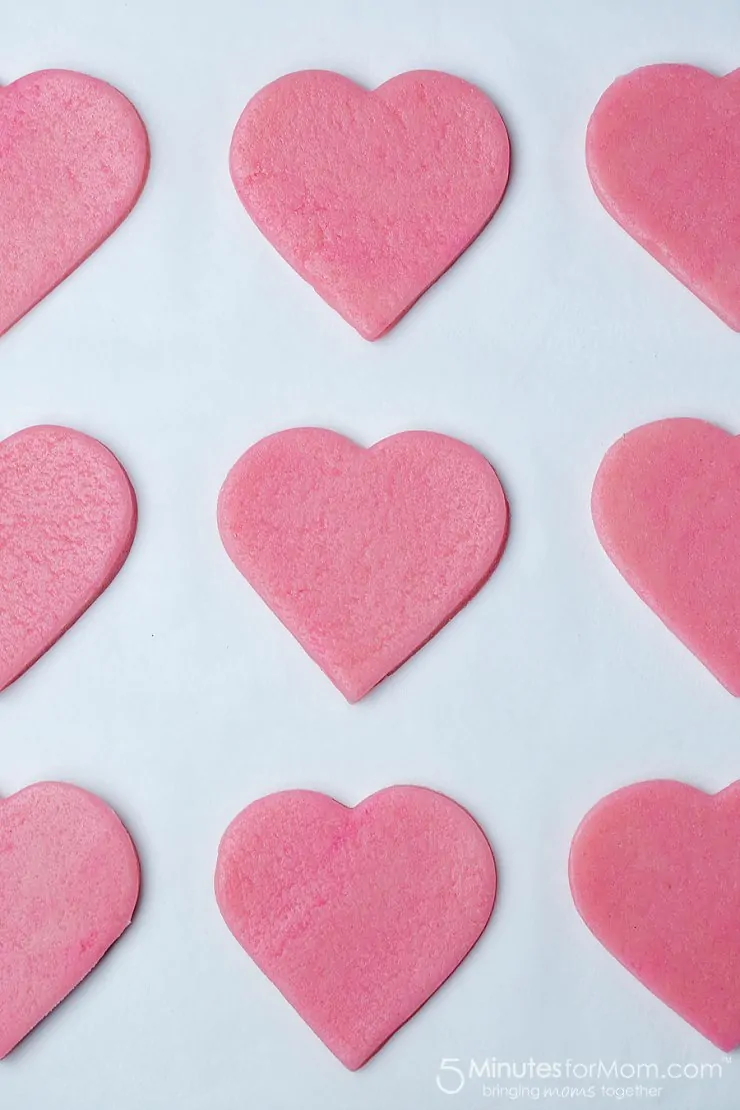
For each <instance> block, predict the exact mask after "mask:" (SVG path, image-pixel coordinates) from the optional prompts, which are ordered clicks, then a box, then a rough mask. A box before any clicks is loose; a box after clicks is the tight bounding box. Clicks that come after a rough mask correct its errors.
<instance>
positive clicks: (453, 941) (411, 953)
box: [216, 786, 496, 1069]
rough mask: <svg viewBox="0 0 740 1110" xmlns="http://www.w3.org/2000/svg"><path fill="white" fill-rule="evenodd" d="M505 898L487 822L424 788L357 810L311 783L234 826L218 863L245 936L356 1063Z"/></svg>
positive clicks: (304, 1011) (263, 804) (309, 1016)
mask: <svg viewBox="0 0 740 1110" xmlns="http://www.w3.org/2000/svg"><path fill="white" fill-rule="evenodd" d="M495 894H496V868H495V864H494V860H493V854H492V852H491V848H490V845H489V843H488V841H487V840H486V838H485V836H484V834H483V832H482V831H481V829H480V828H479V827H478V825H477V824H476V823H475V821H474V820H473V818H472V817H471V816H470V815H469V814H468V813H467V812H466V811H465V810H464V809H462V808H461V807H460V806H459V805H457V804H456V803H455V802H453V801H451V800H450V799H449V798H446V797H445V796H444V795H442V794H436V793H435V792H434V791H432V790H425V789H423V788H421V787H416V786H394V787H390V788H389V789H387V790H381V791H380V792H379V793H378V794H373V795H372V796H371V797H369V798H366V799H365V801H363V802H362V803H361V804H360V805H358V806H357V807H356V808H355V809H347V808H346V807H345V806H343V805H340V803H339V802H335V801H334V800H333V799H332V798H327V797H326V795H324V794H315V793H312V792H310V791H305V790H288V791H285V792H284V793H280V794H270V795H269V796H268V797H266V798H260V800H259V801H257V802H253V803H252V805H250V806H248V807H247V808H246V809H245V810H243V811H242V813H240V814H239V816H238V817H237V818H236V819H235V820H234V821H232V823H231V824H230V825H229V827H228V829H227V830H226V832H225V834H224V837H223V839H222V841H221V846H220V848H219V853H218V863H217V866H216V897H217V900H218V904H219V908H220V910H221V913H222V914H223V916H224V919H225V921H226V924H227V925H228V926H229V929H230V930H231V932H232V933H233V934H234V936H235V937H236V939H237V940H238V941H239V943H240V944H241V946H242V947H243V948H244V949H245V950H246V951H247V952H248V954H249V955H250V956H251V957H252V959H253V960H254V961H255V963H256V964H257V966H258V967H259V968H260V969H261V970H262V971H263V972H264V973H265V975H267V976H268V978H269V979H271V980H272V982H273V983H274V984H275V986H276V987H277V988H278V990H280V991H281V993H282V994H283V995H284V996H285V998H287V1000H288V1002H290V1004H291V1005H292V1006H293V1007H294V1008H295V1009H296V1010H297V1011H298V1013H299V1014H300V1015H301V1017H302V1018H303V1019H304V1021H306V1022H307V1023H308V1025H310V1026H311V1028H312V1029H313V1030H314V1032H315V1033H316V1034H318V1036H319V1037H320V1038H321V1039H322V1041H323V1042H324V1044H326V1046H327V1047H328V1048H329V1049H331V1051H332V1052H333V1053H334V1054H335V1056H337V1057H338V1058H339V1059H340V1060H341V1061H342V1063H343V1064H345V1065H346V1067H348V1068H352V1069H355V1068H359V1067H361V1066H362V1064H364V1063H365V1061H366V1060H368V1059H369V1058H370V1057H371V1056H372V1055H373V1053H375V1052H377V1050H378V1049H379V1048H380V1046H381V1045H382V1044H384V1042H385V1041H387V1040H388V1038H389V1037H390V1036H391V1035H392V1034H393V1033H395V1031H396V1030H397V1029H398V1028H399V1026H401V1025H403V1023H404V1022H405V1021H407V1020H408V1018H410V1017H411V1015H412V1014H414V1013H415V1012H416V1010H418V1009H419V1007H420V1006H421V1005H423V1003H424V1002H426V1001H427V999H428V998H429V997H430V995H432V994H433V993H434V992H435V991H436V990H437V988H438V987H439V986H441V984H442V983H443V982H444V981H445V979H447V977H448V976H449V975H451V974H452V972H453V971H454V970H455V968H456V967H457V966H458V964H459V963H460V961H461V960H462V959H463V958H464V957H465V956H466V955H467V953H468V952H469V951H470V949H471V948H472V947H473V945H474V944H475V942H476V941H477V940H478V938H479V936H480V935H481V933H482V932H483V930H484V929H485V927H486V924H487V922H488V919H489V917H490V915H491V911H492V909H493V902H494V898H495Z"/></svg>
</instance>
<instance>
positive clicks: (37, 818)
mask: <svg viewBox="0 0 740 1110" xmlns="http://www.w3.org/2000/svg"><path fill="white" fill-rule="evenodd" d="M138 896H139V863H138V860H137V857H136V850H135V848H134V846H133V844H132V843H131V838H130V837H129V835H128V833H127V832H126V830H125V829H124V827H123V825H122V824H121V822H120V821H119V819H118V817H116V815H115V813H114V812H113V810H112V809H109V808H108V806H107V805H105V803H104V802H102V801H101V800H100V798H97V797H95V795H94V794H88V793H87V791H85V790H80V789H79V788H78V787H76V786H70V785H68V784H67V783H61V782H41V783H36V784H35V785H34V786H28V787H26V789H25V790H21V791H20V792H19V793H18V794H13V795H12V797H10V798H5V799H3V800H2V801H0V1059H1V1058H2V1057H4V1056H7V1054H8V1053H9V1052H10V1051H11V1049H13V1048H15V1046H16V1045H17V1044H18V1042H19V1041H21V1040H22V1039H23V1038H24V1037H25V1036H26V1034H27V1033H29V1032H30V1031H31V1029H33V1027H34V1026H35V1025H37V1024H38V1023H39V1022H40V1021H41V1019H42V1018H44V1017H46V1015H47V1014H48V1013H49V1011H50V1010H52V1009H53V1008H54V1007H55V1006H56V1005H57V1004H58V1003H59V1002H61V1001H62V999H63V998H65V997H66V996H67V995H68V994H69V992H70V991H71V990H73V989H74V988H75V987H76V986H77V984H78V983H80V982H81V981H82V980H83V979H84V978H85V976H86V975H87V974H88V973H89V972H90V971H92V969H93V968H94V967H95V965H96V964H97V962H98V960H100V958H101V957H102V956H103V955H104V953H105V952H107V951H108V949H109V948H110V946H111V945H112V944H113V942H114V941H116V940H117V939H118V938H119V937H120V935H121V933H122V932H123V931H124V929H125V928H126V927H127V926H128V925H129V923H130V922H131V917H132V915H133V912H134V908H135V906H136V902H137V899H138Z"/></svg>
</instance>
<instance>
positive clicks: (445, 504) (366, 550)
mask: <svg viewBox="0 0 740 1110" xmlns="http://www.w3.org/2000/svg"><path fill="white" fill-rule="evenodd" d="M218 521H219V528H220V531H221V538H222V539H223V542H224V546H225V547H226V550H227V552H228V553H229V555H230V557H231V559H232V560H233V562H234V563H235V564H236V566H237V567H238V568H239V570H240V571H241V573H242V574H243V575H244V576H245V578H247V580H248V581H249V582H250V584H251V585H252V586H253V587H254V589H255V590H256V591H257V593H258V594H259V595H260V596H261V597H262V598H263V600H264V601H266V602H267V604H268V605H269V606H270V608H271V609H272V610H273V612H274V613H276V615H277V616H278V617H279V618H280V620H281V621H282V622H283V624H285V625H286V627H287V628H289V629H290V631H291V632H292V633H293V635H294V636H295V637H296V639H297V640H298V641H299V642H300V643H301V644H302V645H303V647H304V648H305V650H306V651H307V652H308V654H309V655H310V656H311V658H312V659H314V660H315V661H316V662H317V663H318V664H319V666H320V667H321V668H322V669H323V670H324V671H325V673H326V674H327V675H328V676H329V678H330V679H331V680H332V682H333V683H334V684H335V685H336V686H337V687H338V688H339V689H340V690H341V691H342V693H343V694H344V696H345V697H346V698H347V699H348V700H349V701H358V700H359V699H360V698H361V697H363V696H364V695H365V694H367V693H368V691H369V690H371V689H372V688H373V686H375V685H376V684H377V683H378V682H380V681H381V679H383V678H385V676H386V675H388V674H390V673H391V671H393V670H395V669H396V668H397V667H399V666H400V665H401V663H403V662H404V661H405V660H406V659H408V657H409V656H410V655H412V654H413V652H415V651H416V650H417V648H419V647H421V646H422V644H424V643H425V642H426V641H427V640H428V639H429V638H430V637H431V636H433V635H434V633H435V632H437V631H438V629H439V628H441V626H442V625H443V624H445V622H446V621H448V620H449V619H450V617H452V616H454V615H455V613H456V612H457V611H458V610H459V609H460V608H461V607H462V606H463V605H464V604H465V603H466V602H467V601H468V600H469V599H470V598H471V597H472V596H473V594H475V593H476V592H477V591H478V590H479V589H480V587H481V586H482V585H483V583H484V582H485V581H486V579H487V578H488V577H489V575H490V574H491V572H492V571H493V570H494V568H495V566H496V564H497V562H498V559H499V557H500V555H501V552H502V551H503V548H504V544H505V542H506V536H507V528H508V508H507V504H506V498H505V496H504V491H503V489H502V488H501V483H500V482H499V480H498V478H497V476H496V472H495V471H494V470H493V467H492V466H491V465H490V463H488V462H487V460H486V459H484V458H483V456H482V455H480V454H479V453H478V452H477V451H475V450H473V448H472V447H468V446H467V445H466V444H464V443H460V441H459V440H456V439H451V438H450V437H449V436H443V435H437V434H435V433H433V432H403V433H401V434H400V435H395V436H391V437H390V438H389V439H384V440H382V441H381V442H380V443H376V444H375V446H374V447H371V448H369V449H368V450H365V449H364V448H362V447H358V446H357V444H355V443H353V442H352V441H351V440H349V439H345V437H344V436H340V435H337V434H336V433H335V432H330V431H326V430H325V429H323V428H294V429H291V430H290V431H286V432H279V433H277V434H276V435H272V436H268V437H267V439H263V440H261V441H260V442H259V443H257V444H255V446H254V447H251V448H250V449H249V450H248V451H247V452H246V454H245V455H243V456H242V457H241V459H239V461H238V462H237V463H236V464H235V466H234V467H233V468H232V470H231V471H230V473H229V475H228V477H227V479H226V482H225V483H224V486H223V489H222V490H221V496H220V498H219V508H218Z"/></svg>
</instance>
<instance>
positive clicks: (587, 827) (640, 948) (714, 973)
mask: <svg viewBox="0 0 740 1110" xmlns="http://www.w3.org/2000/svg"><path fill="white" fill-rule="evenodd" d="M570 883H571V890H572V892H573V898H574V900H575V904H576V907H577V909H578V912H579V913H580V915H581V917H582V918H583V920H584V921H585V922H586V924H587V925H588V927H589V929H590V930H591V932H592V933H593V934H594V936H595V937H596V938H597V939H598V940H600V941H601V943H602V944H603V945H604V947H605V948H606V949H607V951H609V952H611V954H612V955H613V956H615V957H616V958H617V959H618V960H619V962H620V963H621V964H623V965H624V966H625V967H626V968H627V970H628V971H631V972H632V974H633V975H634V976H636V978H637V979H639V980H640V982H641V983H644V985H645V986H646V987H647V988H648V990H651V991H652V992H653V994H655V995H657V996H658V998H660V999H661V1001H663V1002H665V1003H666V1005H668V1006H670V1007H671V1009H673V1010H675V1011H676V1013H678V1014H680V1015H681V1017H683V1018H685V1020H686V1021H688V1022H689V1023H690V1024H691V1025H693V1026H694V1028H695V1029H698V1030H699V1032H700V1033H702V1034H703V1035H704V1036H705V1037H707V1038H708V1039H709V1040H710V1041H712V1043H713V1044H715V1045H717V1047H718V1048H721V1049H724V1050H725V1052H729V1051H730V1050H731V1049H733V1048H735V1047H736V1046H737V1045H739V1044H740V782H735V783H733V784H732V786H728V787H727V789H726V790H723V791H721V792H720V793H719V794H714V795H710V794H704V793H702V791H701V790H695V789H694V788H693V787H691V786H687V785H686V784H685V783H682V782H661V781H656V782H641V783H637V784H635V785H634V786H627V787H625V788H624V789H622V790H617V791H616V793H614V794H610V795H609V796H608V797H606V798H603V799H602V800H601V801H600V802H598V803H597V805H595V806H594V808H593V809H592V810H591V811H590V812H589V813H588V814H587V815H586V817H585V818H584V819H583V821H582V823H581V825H580V828H579V829H578V831H577V832H576V835H575V837H574V839H573V845H572V847H571V854H570Z"/></svg>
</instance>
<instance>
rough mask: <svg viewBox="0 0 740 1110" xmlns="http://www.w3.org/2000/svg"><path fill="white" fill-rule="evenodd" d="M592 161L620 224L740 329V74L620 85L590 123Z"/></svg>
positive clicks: (649, 74)
mask: <svg viewBox="0 0 740 1110" xmlns="http://www.w3.org/2000/svg"><path fill="white" fill-rule="evenodd" d="M586 161H587V164H588V171H589V174H590V175H591V181H592V183H593V187H594V189H595V191H596V195H597V196H598V198H599V200H600V201H601V203H602V204H603V205H604V207H605V208H606V210H607V212H609V214H610V215H611V216H613V217H614V219H615V220H616V221H617V223H618V224H621V226H622V227H623V228H624V229H625V231H627V232H629V234H630V235H631V236H632V237H633V238H634V239H636V240H637V242H638V243H641V244H642V246H643V247H645V248H646V250H648V251H649V252H650V254H652V255H653V257H655V258H657V259H658V261H659V262H662V263H663V265H664V266H665V267H666V268H667V269H668V270H670V271H671V273H672V274H674V275H675V276H676V277H677V278H678V279H679V281H682V282H683V283H684V285H687V286H688V288H689V289H691V290H692V291H693V292H694V293H696V295H697V297H700V298H701V300H703V301H704V302H705V304H707V305H708V306H709V307H710V308H711V309H712V310H713V311H714V312H716V313H717V315H718V316H719V317H721V319H723V320H724V321H725V323H727V324H729V325H730V327H731V328H734V329H735V330H736V331H737V330H740V70H735V72H734V73H730V74H728V75H727V76H726V77H714V76H713V75H712V74H710V73H707V72H706V71H705V70H703V69H696V68H695V67H694V66H687V65H654V66H645V67H644V68H643V69H637V70H635V71H634V73H629V74H628V75H627V76H626V77H620V78H618V80H616V81H615V82H614V84H613V85H611V86H610V87H609V88H608V89H607V90H606V92H605V93H604V95H603V96H602V98H601V100H600V101H599V103H598V104H597V106H596V108H595V110H594V113H593V115H592V117H591V121H590V123H589V125H588V134H587V139H586Z"/></svg>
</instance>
